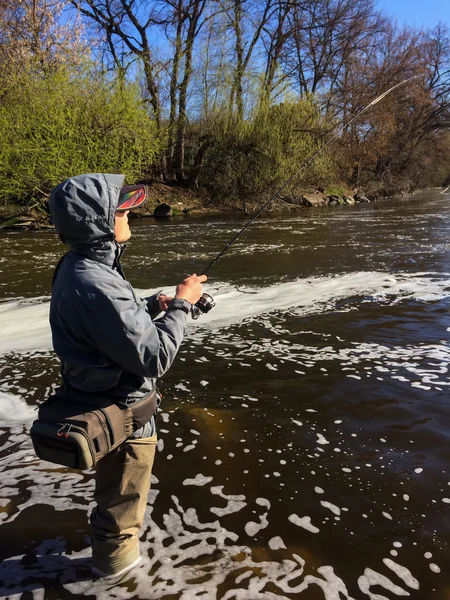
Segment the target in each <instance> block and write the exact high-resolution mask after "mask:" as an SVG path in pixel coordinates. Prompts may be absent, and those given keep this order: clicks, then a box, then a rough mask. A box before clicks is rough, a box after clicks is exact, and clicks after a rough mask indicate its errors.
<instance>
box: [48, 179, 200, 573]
mask: <svg viewBox="0 0 450 600" xmlns="http://www.w3.org/2000/svg"><path fill="white" fill-rule="evenodd" d="M123 183H124V177H123V176H122V175H106V174H102V173H100V174H99V173H97V174H89V175H80V176H77V177H73V178H71V179H67V180H66V181H64V182H63V183H61V184H60V185H58V186H57V187H56V188H55V189H54V190H53V191H52V193H51V196H50V200H49V206H50V212H51V217H52V222H53V223H54V225H55V228H56V231H57V233H58V235H59V237H60V238H61V240H62V241H63V242H64V243H65V244H67V245H68V246H69V248H70V251H69V252H68V253H67V254H66V255H65V256H64V257H63V259H62V260H61V261H60V263H59V265H58V267H57V269H56V271H55V275H54V278H53V290H52V300H51V306H50V325H51V329H52V336H53V346H54V349H55V352H56V354H57V355H58V357H59V359H60V361H61V374H62V378H63V385H62V389H63V390H64V395H65V396H66V397H68V398H69V399H71V401H72V399H73V402H77V401H83V400H84V401H86V399H87V400H89V399H91V400H92V399H93V398H95V396H96V395H97V396H102V397H105V396H107V397H108V398H111V399H113V401H114V402H117V403H118V404H122V405H125V406H129V405H130V404H134V403H137V402H139V400H141V399H142V398H143V397H144V396H148V394H149V393H150V392H152V390H154V389H155V386H156V380H157V378H158V377H160V376H162V375H163V374H164V373H165V372H166V371H167V370H168V369H169V367H170V366H171V364H172V362H173V360H174V358H175V355H176V353H177V351H178V349H179V347H180V344H181V342H182V340H183V337H184V334H185V328H186V322H187V318H188V315H189V312H190V309H191V306H192V304H195V303H196V302H197V301H198V300H199V298H200V296H201V294H202V285H201V284H202V282H204V281H206V279H207V278H206V276H205V275H201V276H199V277H197V276H196V275H195V274H194V275H191V276H190V277H188V278H187V279H185V280H184V281H183V282H182V283H180V284H179V285H178V286H177V288H176V292H175V298H171V297H167V296H164V295H161V294H160V295H154V296H151V297H150V298H144V299H142V298H139V297H138V296H137V294H136V292H135V291H134V290H133V288H132V287H131V285H130V284H129V283H128V282H127V281H126V279H125V276H124V274H123V271H122V267H121V265H120V257H121V255H122V253H123V250H124V248H123V246H122V244H123V243H125V242H126V241H127V240H128V239H129V238H130V236H131V232H130V228H129V225H128V213H129V209H130V208H135V207H137V206H140V205H141V204H142V203H143V202H144V200H145V189H144V188H143V187H139V186H135V187H128V188H123ZM161 311H165V313H164V316H162V317H161V318H160V319H158V320H157V321H153V320H152V317H154V316H156V315H157V314H158V313H160V312H161ZM155 446H156V431H155V422H154V417H153V416H151V415H149V421H148V422H147V423H146V424H145V425H144V426H143V427H140V428H139V429H136V430H135V431H134V432H133V434H132V436H131V438H129V439H127V440H126V441H125V442H124V443H123V444H121V445H120V446H119V447H118V448H116V449H115V450H113V451H112V452H110V453H109V454H108V455H107V456H105V457H104V458H102V459H101V460H100V461H99V462H98V463H97V465H96V472H95V495H94V497H95V501H96V503H97V506H96V507H95V508H94V510H93V512H92V514H91V528H92V531H91V544H92V570H93V572H94V574H95V575H97V576H117V575H121V574H123V573H125V572H126V571H128V570H129V569H131V568H132V567H133V566H135V565H136V564H137V563H138V561H139V559H140V551H139V531H140V529H141V526H142V523H143V518H144V512H145V507H146V501H147V495H148V490H149V487H150V475H151V470H152V466H153V459H154V455H155Z"/></svg>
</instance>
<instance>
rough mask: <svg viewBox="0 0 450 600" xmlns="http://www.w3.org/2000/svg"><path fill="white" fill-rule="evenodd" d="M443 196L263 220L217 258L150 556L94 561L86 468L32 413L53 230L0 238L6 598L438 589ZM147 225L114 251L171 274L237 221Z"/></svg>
mask: <svg viewBox="0 0 450 600" xmlns="http://www.w3.org/2000/svg"><path fill="white" fill-rule="evenodd" d="M449 199H450V195H440V194H439V193H438V192H431V193H429V194H424V195H419V196H414V197H412V198H405V199H403V200H397V201H382V202H379V203H376V204H371V205H360V206H355V207H333V208H330V209H317V210H309V211H305V212H304V213H302V214H301V215H299V216H287V217H282V218H271V217H270V215H269V216H266V217H265V218H263V219H261V220H260V221H259V222H257V223H256V224H255V225H253V226H252V228H251V229H249V230H248V232H246V234H245V236H244V237H243V238H241V241H240V242H239V244H237V245H236V246H234V247H233V249H232V251H231V252H230V254H228V255H226V256H225V257H224V258H223V259H222V260H221V262H219V264H218V268H217V269H216V270H215V271H212V272H211V277H210V280H209V282H208V285H207V287H206V290H207V291H209V292H210V293H212V295H213V296H214V297H215V299H216V302H217V306H216V308H215V309H214V310H213V311H212V312H211V313H210V314H209V315H206V316H205V317H202V318H201V319H199V321H197V322H192V324H191V326H190V328H189V333H188V336H187V339H186V342H185V343H184V345H183V347H182V350H181V351H180V354H179V357H178V358H177V360H176V362H175V364H174V365H173V367H172V369H171V370H170V372H169V373H168V374H167V375H166V376H165V377H164V379H163V381H162V382H161V387H162V389H163V394H164V403H163V413H162V414H161V415H160V417H159V424H158V428H159V437H160V442H159V446H160V451H159V454H158V456H157V461H156V464H155V469H154V481H153V485H152V491H151V493H150V498H149V501H150V506H149V508H148V510H147V516H146V522H145V528H144V530H143V534H142V538H141V540H142V549H143V555H144V561H143V562H142V564H141V566H140V567H139V568H137V569H135V570H134V571H133V573H132V574H129V575H127V576H125V578H124V580H123V581H122V582H121V583H120V584H119V585H111V584H105V583H102V582H93V581H92V579H91V577H90V574H89V573H90V572H89V546H88V541H87V539H86V536H87V535H88V529H87V515H88V513H89V511H90V509H91V508H92V501H91V496H92V488H93V482H92V479H91V477H90V475H89V474H81V473H77V472H72V471H70V470H65V469H63V468H57V467H56V466H54V465H51V464H49V463H43V462H40V461H38V460H37V459H36V458H35V457H34V455H33V453H32V448H31V444H30V442H29V439H28V436H27V430H28V428H29V425H30V423H31V421H32V419H33V418H34V416H35V412H34V407H35V405H36V404H37V402H38V401H39V400H41V399H42V398H43V397H45V395H46V394H47V393H48V392H49V390H50V389H51V386H52V385H54V384H55V383H56V382H57V379H58V368H59V367H58V363H57V361H56V360H55V357H54V355H53V354H52V352H51V345H50V337H49V330H48V325H47V312H48V296H49V293H50V281H51V275H52V269H53V267H54V265H55V264H56V262H57V260H58V258H59V256H60V255H61V253H62V250H63V247H62V246H61V245H60V244H59V242H58V241H57V240H56V239H55V237H54V234H53V233H51V232H43V233H31V232H26V233H2V234H1V236H0V369H1V373H2V378H1V383H0V468H1V477H0V511H1V512H0V542H1V543H0V558H1V559H2V561H3V562H2V564H1V565H0V581H1V582H2V583H1V584H0V589H1V591H2V596H1V597H7V598H11V599H12V598H14V599H16V598H22V599H25V600H28V599H30V598H35V599H36V600H37V599H39V600H40V599H43V598H46V599H47V598H48V599H65V598H79V597H80V598H81V597H82V598H99V599H102V600H103V599H110V598H124V599H131V598H142V599H147V598H148V599H180V600H191V599H196V598H202V599H206V600H213V599H214V600H215V599H224V600H225V599H229V600H232V599H233V600H234V599H236V600H258V599H264V600H266V599H267V600H269V599H278V598H289V599H291V598H292V599H297V598H299V599H306V600H316V599H326V600H343V599H350V598H352V599H355V600H359V599H365V600H367V599H370V600H384V599H388V600H391V599H394V598H398V597H402V596H409V597H410V598H412V599H416V600H429V599H430V600H431V599H433V600H443V599H450V569H449V558H450V551H449V543H450V521H449V515H450V467H449V464H448V459H449V449H448V447H449V443H450V433H449V432H450V414H449V399H448V386H449V384H450V378H449V374H448V364H449V359H450V349H449V340H450V318H449V315H448V309H449V298H448V291H449V290H450V286H449V283H448V279H449V274H450V254H449V249H450V246H449V243H448V239H449V235H450V205H449ZM242 224H243V222H242V221H240V220H239V219H237V218H221V219H217V220H213V221H211V220H206V219H204V220H203V219H198V220H194V219H191V218H190V219H184V220H183V219H180V220H175V219H174V220H172V221H168V222H164V223H162V222H159V223H156V222H154V221H152V220H148V221H145V222H142V221H139V223H138V224H136V226H135V230H134V236H133V238H132V244H130V247H129V249H128V250H127V253H126V255H125V257H124V261H123V262H124V267H125V271H126V273H127V275H128V277H129V279H130V280H131V282H132V283H133V285H134V286H135V287H137V288H139V289H142V290H148V289H149V288H150V289H152V290H157V289H161V288H164V289H166V290H167V291H170V290H171V288H172V287H173V285H174V284H175V283H176V282H177V281H178V280H179V279H180V278H181V277H183V276H184V275H185V274H187V273H191V272H192V271H196V272H201V270H202V268H204V267H205V266H206V264H207V263H208V262H209V260H211V259H212V258H213V257H214V256H215V254H216V253H217V252H218V251H219V250H220V249H221V248H222V247H223V245H224V244H225V242H226V241H227V240H228V239H229V238H230V237H231V236H232V235H234V233H235V232H236V231H237V230H238V229H239V228H240V227H241V226H242Z"/></svg>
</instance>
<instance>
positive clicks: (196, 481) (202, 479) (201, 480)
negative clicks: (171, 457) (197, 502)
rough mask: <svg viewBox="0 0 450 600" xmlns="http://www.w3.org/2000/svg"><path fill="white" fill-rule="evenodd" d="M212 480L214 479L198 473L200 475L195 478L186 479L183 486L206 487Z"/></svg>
mask: <svg viewBox="0 0 450 600" xmlns="http://www.w3.org/2000/svg"><path fill="white" fill-rule="evenodd" d="M212 480H213V477H207V476H205V475H202V474H201V473H198V475H196V476H195V477H193V478H188V479H185V480H184V481H183V485H197V486H202V485H206V484H207V483H209V482H210V481H212Z"/></svg>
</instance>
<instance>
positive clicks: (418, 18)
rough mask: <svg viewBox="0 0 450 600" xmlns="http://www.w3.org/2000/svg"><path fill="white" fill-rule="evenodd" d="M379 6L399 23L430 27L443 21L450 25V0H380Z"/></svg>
mask: <svg viewBox="0 0 450 600" xmlns="http://www.w3.org/2000/svg"><path fill="white" fill-rule="evenodd" d="M378 7H379V9H380V10H382V11H383V12H384V13H386V14H388V15H392V16H394V17H395V18H396V19H397V20H398V23H399V25H413V26H415V27H425V28H428V27H433V26H434V25H437V23H438V22H439V21H442V22H443V23H447V24H448V26H449V27H450V0H378Z"/></svg>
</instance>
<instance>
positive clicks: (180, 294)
mask: <svg viewBox="0 0 450 600" xmlns="http://www.w3.org/2000/svg"><path fill="white" fill-rule="evenodd" d="M207 279H208V278H207V277H206V275H196V274H195V273H193V274H192V275H190V276H189V277H186V279H185V280H184V281H182V282H181V283H179V284H178V285H177V289H176V293H175V298H182V299H183V300H187V301H188V302H190V303H191V304H195V303H196V302H198V301H199V300H200V296H201V295H202V292H203V287H202V285H201V284H202V283H204V282H205V281H207Z"/></svg>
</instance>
